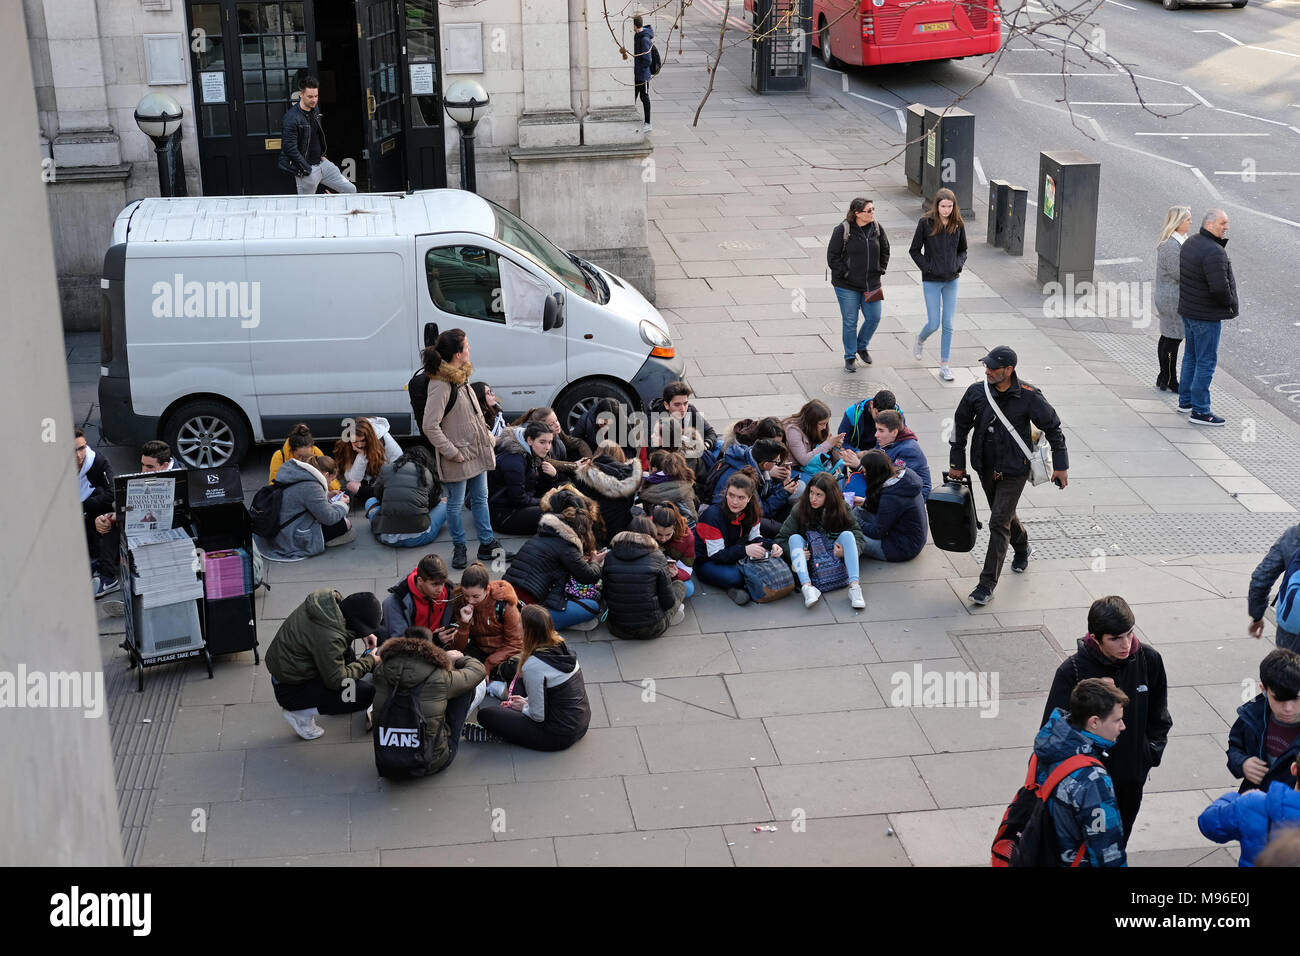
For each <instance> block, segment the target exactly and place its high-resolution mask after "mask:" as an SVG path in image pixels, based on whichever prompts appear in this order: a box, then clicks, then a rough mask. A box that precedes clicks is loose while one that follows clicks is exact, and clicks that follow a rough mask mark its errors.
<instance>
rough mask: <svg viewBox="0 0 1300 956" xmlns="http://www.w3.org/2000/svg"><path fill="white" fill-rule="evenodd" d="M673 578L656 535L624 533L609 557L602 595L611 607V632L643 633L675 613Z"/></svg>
mask: <svg viewBox="0 0 1300 956" xmlns="http://www.w3.org/2000/svg"><path fill="white" fill-rule="evenodd" d="M674 578H675V575H674V574H673V572H672V570H671V568H670V566H669V563H668V559H667V558H666V557H664V554H663V552H662V551H660V550H659V542H658V541H656V540H655V539H654V536H653V535H648V534H637V533H636V532H635V531H624V532H623V533H622V534H618V535H615V536H614V540H613V541H611V542H610V544H609V554H607V555H605V566H604V570H603V574H602V580H603V582H604V584H603V586H602V587H601V593H602V595H603V596H604V598H605V603H606V604H608V605H609V618H608V621H609V630H610V633H611V634H613V635H614V636H615V637H617V636H618V632H619V631H620V630H622V631H631V630H641V629H644V628H647V627H649V626H650V625H652V624H654V623H655V621H657V620H658V619H659V618H661V617H663V616H664V615H665V614H667V613H668V612H669V611H671V610H672V609H673V606H674V605H676V603H677V598H676V596H675V595H674V594H673V589H672V583H673V579H674Z"/></svg>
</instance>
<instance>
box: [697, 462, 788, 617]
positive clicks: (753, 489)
mask: <svg viewBox="0 0 1300 956" xmlns="http://www.w3.org/2000/svg"><path fill="white" fill-rule="evenodd" d="M762 517H763V507H762V505H761V504H760V503H759V500H758V484H757V482H756V481H755V479H754V473H753V470H752V469H749V468H745V469H742V470H741V471H738V472H736V473H735V474H733V475H732V476H731V477H730V478H728V479H727V484H726V486H725V492H724V494H723V496H722V500H721V501H720V502H718V504H716V505H709V506H708V507H706V508H705V509H704V510H703V511H702V512H701V513H700V520H699V523H698V524H696V525H695V573H696V574H698V575H699V576H700V580H702V581H703V582H704V583H705V584H711V585H713V586H714V587H719V588H724V589H725V590H726V592H727V597H729V598H731V599H732V600H733V601H735V602H736V603H737V604H740V605H745V604H748V603H749V592H748V591H746V590H745V578H744V576H743V575H742V574H741V573H740V568H739V567H738V565H739V564H740V562H741V560H742V559H743V558H752V559H754V560H756V561H757V560H760V559H762V558H765V557H768V555H769V552H768V547H769V544H770V546H771V549H772V550H771V552H770V555H771V557H774V558H779V557H780V556H781V555H782V554H783V553H784V552H783V551H782V550H781V547H780V545H777V544H775V543H771V542H768V541H766V540H764V538H763V534H762V530H761V528H760V524H759V523H760V521H761V520H762Z"/></svg>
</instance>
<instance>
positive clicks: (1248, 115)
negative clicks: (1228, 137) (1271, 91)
mask: <svg viewBox="0 0 1300 956" xmlns="http://www.w3.org/2000/svg"><path fill="white" fill-rule="evenodd" d="M1214 111H1215V112H1216V113H1227V114H1228V115H1229V116H1242V117H1245V118H1246V119H1253V120H1258V121H1259V122H1261V123H1269V124H1271V125H1273V126H1285V125H1286V123H1282V122H1279V121H1278V120H1271V119H1268V118H1267V117H1264V116H1255V115H1254V114H1252V113H1238V112H1237V111H1236V110H1225V109H1224V108H1223V107H1222V106H1216V107H1215V108H1214Z"/></svg>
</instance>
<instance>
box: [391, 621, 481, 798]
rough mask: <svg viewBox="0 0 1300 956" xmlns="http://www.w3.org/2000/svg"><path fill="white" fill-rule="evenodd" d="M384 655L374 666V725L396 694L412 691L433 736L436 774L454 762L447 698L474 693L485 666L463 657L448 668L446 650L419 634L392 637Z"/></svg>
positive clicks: (433, 770) (430, 768)
mask: <svg viewBox="0 0 1300 956" xmlns="http://www.w3.org/2000/svg"><path fill="white" fill-rule="evenodd" d="M379 656H380V657H381V658H382V661H381V662H380V664H379V666H378V667H377V668H376V669H375V703H374V714H375V725H376V726H379V725H380V722H381V721H382V719H383V714H384V708H386V707H387V706H388V702H389V700H391V699H392V697H393V695H394V694H396V693H399V692H401V691H403V690H405V691H409V692H411V695H412V696H413V697H414V698H415V701H416V705H417V706H418V707H419V708H420V713H421V714H423V715H424V719H425V721H426V726H425V730H426V731H427V733H428V734H429V735H430V736H431V737H432V738H433V759H432V761H431V762H430V764H429V766H428V767H427V768H426V772H427V773H437V772H438V771H439V770H441V769H442V768H443V767H445V766H447V764H448V763H450V762H451V749H450V747H449V746H448V738H447V734H448V730H447V701H449V700H452V699H454V698H456V697H460V696H461V695H462V694H472V693H473V692H474V688H475V687H477V686H478V685H479V683H480V682H481V681H482V680H483V679H484V678H485V677H486V676H487V671H486V670H485V669H484V667H483V665H482V664H480V663H479V662H478V661H476V660H474V658H472V657H461V658H459V659H458V660H456V661H455V662H453V663H452V667H451V669H450V670H448V669H447V663H448V661H447V652H446V651H444V650H442V648H440V647H436V646H435V645H434V644H433V642H432V641H426V640H422V639H420V638H416V637H391V638H389V639H388V640H387V641H385V642H384V643H383V646H382V647H380V648H379Z"/></svg>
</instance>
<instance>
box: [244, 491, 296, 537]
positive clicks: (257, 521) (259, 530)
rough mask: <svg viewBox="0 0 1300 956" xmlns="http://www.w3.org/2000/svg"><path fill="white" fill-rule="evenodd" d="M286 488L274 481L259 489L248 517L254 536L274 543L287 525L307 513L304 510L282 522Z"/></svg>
mask: <svg viewBox="0 0 1300 956" xmlns="http://www.w3.org/2000/svg"><path fill="white" fill-rule="evenodd" d="M286 487H287V486H286V485H281V484H279V483H277V482H274V481H273V482H271V483H270V484H269V485H266V486H265V487H263V488H259V489H257V494H255V495H253V503H252V504H251V505H249V506H248V517H249V519H250V523H251V524H252V528H253V534H255V535H259V536H260V537H263V538H266V539H267V540H268V541H272V540H274V539H275V536H276V535H278V534H279V533H280V531H281V530H282V529H283V528H284V527H285V526H286V525H289V524H292V523H293V522H295V521H297V520H298V519H299V518H301V517H302V516H303V515H305V514H306V513H307V511H306V509H304V510H302V511H299V512H298V513H297V514H296V515H294V516H293V517H292V518H289V519H288V520H286V521H281V520H280V505H281V504H282V502H283V501H284V489H285V488H286Z"/></svg>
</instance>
